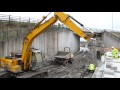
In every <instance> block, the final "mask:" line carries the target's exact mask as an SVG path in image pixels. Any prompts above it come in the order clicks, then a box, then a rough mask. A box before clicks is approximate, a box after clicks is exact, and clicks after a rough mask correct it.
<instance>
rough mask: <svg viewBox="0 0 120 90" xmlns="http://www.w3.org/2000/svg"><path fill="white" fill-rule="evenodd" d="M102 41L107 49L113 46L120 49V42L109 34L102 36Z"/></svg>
mask: <svg viewBox="0 0 120 90" xmlns="http://www.w3.org/2000/svg"><path fill="white" fill-rule="evenodd" d="M102 40H103V44H104V47H105V48H111V47H112V46H114V47H116V48H119V47H120V40H118V39H117V38H115V37H113V36H111V35H110V34H109V33H107V32H104V33H103V35H102Z"/></svg>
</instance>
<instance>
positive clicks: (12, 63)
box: [0, 12, 94, 74]
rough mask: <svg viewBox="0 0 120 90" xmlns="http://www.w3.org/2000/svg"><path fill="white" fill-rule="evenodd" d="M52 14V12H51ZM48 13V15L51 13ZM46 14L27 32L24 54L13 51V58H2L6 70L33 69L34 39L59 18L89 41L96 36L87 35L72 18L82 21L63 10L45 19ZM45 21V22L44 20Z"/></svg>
mask: <svg viewBox="0 0 120 90" xmlns="http://www.w3.org/2000/svg"><path fill="white" fill-rule="evenodd" d="M49 14H50V13H49ZM49 14H48V15H49ZM48 15H47V16H44V17H43V19H42V20H41V21H40V22H38V23H37V24H36V25H35V26H34V28H33V29H32V30H31V32H29V33H28V34H27V36H26V37H25V38H24V42H23V47H22V54H21V57H20V58H17V57H16V56H15V54H14V53H13V54H12V56H13V58H6V57H4V58H0V67H1V68H3V69H5V70H6V71H9V72H11V73H15V74H16V73H20V72H27V71H29V70H31V68H32V57H33V52H32V50H31V49H30V48H31V44H32V42H33V40H34V39H35V38H36V37H37V36H38V35H40V34H41V33H43V32H44V31H45V30H47V29H48V28H50V27H51V26H52V25H53V24H54V23H56V22H57V21H58V20H59V21H60V22H62V23H63V24H65V25H66V26H67V27H68V28H70V30H72V31H73V32H74V33H76V34H77V35H78V36H80V37H82V38H84V39H85V40H87V41H88V42H89V41H90V39H91V38H92V37H93V36H94V34H93V33H92V34H91V35H89V36H88V35H86V34H85V33H84V32H83V31H82V29H80V28H79V27H78V26H77V25H76V24H75V23H74V22H73V21H72V20H74V21H76V22H77V23H78V24H80V25H81V26H83V24H81V23H80V22H78V21H77V20H76V19H74V18H73V17H72V16H70V15H68V14H65V13H63V12H54V16H52V17H51V18H50V19H48V20H47V21H45V19H46V18H47V17H48ZM43 21H44V22H43Z"/></svg>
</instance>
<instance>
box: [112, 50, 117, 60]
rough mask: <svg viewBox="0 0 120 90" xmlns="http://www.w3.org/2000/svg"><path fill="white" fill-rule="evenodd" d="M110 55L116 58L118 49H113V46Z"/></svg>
mask: <svg viewBox="0 0 120 90" xmlns="http://www.w3.org/2000/svg"><path fill="white" fill-rule="evenodd" d="M112 56H113V57H114V58H118V50H117V49H115V48H113V49H112Z"/></svg>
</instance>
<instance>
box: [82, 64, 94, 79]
mask: <svg viewBox="0 0 120 90" xmlns="http://www.w3.org/2000/svg"><path fill="white" fill-rule="evenodd" d="M83 68H86V70H85V71H84V72H83V73H82V74H81V76H80V77H81V78H84V77H85V76H87V75H89V74H90V73H94V71H95V65H94V64H89V66H88V65H86V66H84V67H83Z"/></svg>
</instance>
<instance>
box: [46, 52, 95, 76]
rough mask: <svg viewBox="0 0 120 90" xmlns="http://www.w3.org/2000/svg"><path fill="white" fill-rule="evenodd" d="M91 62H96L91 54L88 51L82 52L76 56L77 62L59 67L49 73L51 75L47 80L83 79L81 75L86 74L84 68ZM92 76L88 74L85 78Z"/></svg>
mask: <svg viewBox="0 0 120 90" xmlns="http://www.w3.org/2000/svg"><path fill="white" fill-rule="evenodd" d="M90 60H93V61H94V58H93V57H92V55H91V53H90V52H89V51H87V50H85V51H80V52H78V53H77V54H76V55H75V60H74V61H73V63H72V64H69V65H68V66H65V67H64V66H62V65H61V66H58V67H56V68H54V69H51V70H50V71H49V75H48V77H46V78H81V75H82V74H83V73H84V72H85V70H86V69H85V68H83V67H84V66H85V65H86V64H88V63H89V62H88V61H90ZM91 77H92V74H87V75H86V76H85V77H84V78H91Z"/></svg>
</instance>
